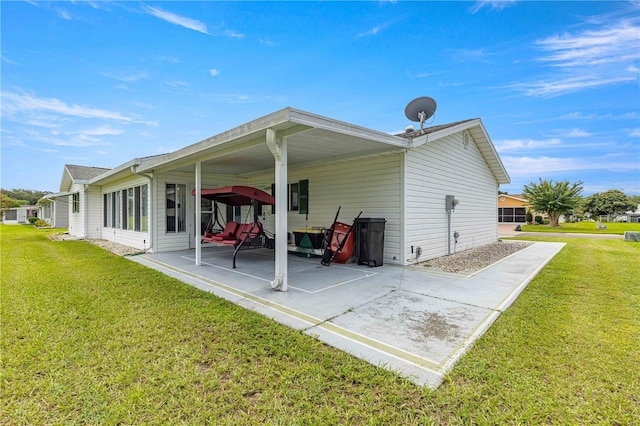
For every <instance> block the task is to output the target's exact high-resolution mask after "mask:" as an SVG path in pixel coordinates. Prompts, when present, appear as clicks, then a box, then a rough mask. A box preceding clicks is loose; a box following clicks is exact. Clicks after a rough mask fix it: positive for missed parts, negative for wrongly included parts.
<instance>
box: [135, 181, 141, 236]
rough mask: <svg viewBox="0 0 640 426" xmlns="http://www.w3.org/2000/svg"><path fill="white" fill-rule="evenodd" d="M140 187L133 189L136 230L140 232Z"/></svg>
mask: <svg viewBox="0 0 640 426" xmlns="http://www.w3.org/2000/svg"><path fill="white" fill-rule="evenodd" d="M140 213H141V211H140V187H139V186H136V187H135V188H133V218H134V220H135V226H134V230H136V231H140V228H141V226H140Z"/></svg>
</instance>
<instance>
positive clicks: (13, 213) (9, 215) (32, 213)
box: [2, 206, 40, 225]
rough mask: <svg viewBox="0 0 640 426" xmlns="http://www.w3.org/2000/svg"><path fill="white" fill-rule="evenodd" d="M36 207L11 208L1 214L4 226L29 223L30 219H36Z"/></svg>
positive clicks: (38, 208) (37, 209)
mask: <svg viewBox="0 0 640 426" xmlns="http://www.w3.org/2000/svg"><path fill="white" fill-rule="evenodd" d="M39 210H40V207H38V206H20V207H12V208H10V209H7V210H5V211H3V212H2V222H3V223H4V224H6V225H19V224H24V223H29V218H30V217H38V211H39Z"/></svg>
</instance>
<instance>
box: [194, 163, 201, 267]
mask: <svg viewBox="0 0 640 426" xmlns="http://www.w3.org/2000/svg"><path fill="white" fill-rule="evenodd" d="M201 192H202V161H196V223H195V225H196V226H195V228H196V238H195V244H196V266H200V265H201V264H202V244H200V239H201V238H202V229H201V228H202V199H201V197H200V193H201Z"/></svg>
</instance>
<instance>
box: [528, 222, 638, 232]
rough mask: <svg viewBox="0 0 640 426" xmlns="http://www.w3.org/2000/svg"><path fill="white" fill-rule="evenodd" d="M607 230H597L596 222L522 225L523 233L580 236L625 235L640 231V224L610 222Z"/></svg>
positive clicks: (607, 224)
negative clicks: (560, 233)
mask: <svg viewBox="0 0 640 426" xmlns="http://www.w3.org/2000/svg"><path fill="white" fill-rule="evenodd" d="M603 225H606V226H607V229H597V227H596V223H595V222H577V223H561V224H560V226H549V225H521V228H522V231H523V232H568V233H579V234H620V235H622V234H624V232H625V231H640V223H622V222H609V223H604V224H603Z"/></svg>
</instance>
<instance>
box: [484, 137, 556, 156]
mask: <svg viewBox="0 0 640 426" xmlns="http://www.w3.org/2000/svg"><path fill="white" fill-rule="evenodd" d="M560 143H561V140H560V139H557V138H552V139H543V140H535V139H507V140H503V141H496V142H495V146H496V149H497V150H498V151H499V152H501V153H502V152H505V151H521V150H531V149H538V148H548V147H552V146H557V145H559V144H560Z"/></svg>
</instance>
